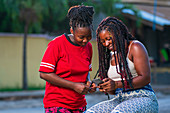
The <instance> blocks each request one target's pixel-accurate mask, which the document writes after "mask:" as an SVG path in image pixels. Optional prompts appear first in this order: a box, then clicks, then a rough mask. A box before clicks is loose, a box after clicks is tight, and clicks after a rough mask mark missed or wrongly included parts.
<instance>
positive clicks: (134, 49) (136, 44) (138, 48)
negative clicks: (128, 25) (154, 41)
mask: <svg viewBox="0 0 170 113" xmlns="http://www.w3.org/2000/svg"><path fill="white" fill-rule="evenodd" d="M130 53H131V54H133V55H143V54H147V50H146V48H145V46H144V45H143V44H142V43H141V42H140V41H133V43H132V45H131V48H130Z"/></svg>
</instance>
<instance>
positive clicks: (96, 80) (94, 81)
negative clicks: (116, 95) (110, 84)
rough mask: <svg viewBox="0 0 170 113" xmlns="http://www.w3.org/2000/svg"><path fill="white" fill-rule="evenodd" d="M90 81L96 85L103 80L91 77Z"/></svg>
mask: <svg viewBox="0 0 170 113" xmlns="http://www.w3.org/2000/svg"><path fill="white" fill-rule="evenodd" d="M92 83H95V84H96V85H97V86H98V85H99V84H102V83H104V82H103V81H102V80H101V79H93V80H92Z"/></svg>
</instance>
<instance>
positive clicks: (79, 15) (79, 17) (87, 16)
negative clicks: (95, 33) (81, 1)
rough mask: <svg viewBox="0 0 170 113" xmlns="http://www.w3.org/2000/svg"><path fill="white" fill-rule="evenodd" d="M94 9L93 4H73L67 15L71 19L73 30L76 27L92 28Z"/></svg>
mask: <svg viewBox="0 0 170 113" xmlns="http://www.w3.org/2000/svg"><path fill="white" fill-rule="evenodd" d="M93 14H94V10H93V7H92V6H84V5H78V6H73V7H71V8H70V9H69V10H68V14H67V17H68V18H69V19H70V27H72V28H73V30H74V29H75V28H76V27H88V26H90V27H91V28H92V21H93Z"/></svg>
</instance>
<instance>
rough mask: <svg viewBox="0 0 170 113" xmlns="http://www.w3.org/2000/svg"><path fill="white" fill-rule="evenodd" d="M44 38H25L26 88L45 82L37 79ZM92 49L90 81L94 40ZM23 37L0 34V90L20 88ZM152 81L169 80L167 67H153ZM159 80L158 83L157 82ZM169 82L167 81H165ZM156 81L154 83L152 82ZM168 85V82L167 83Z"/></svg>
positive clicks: (95, 67)
mask: <svg viewBox="0 0 170 113" xmlns="http://www.w3.org/2000/svg"><path fill="white" fill-rule="evenodd" d="M49 41H51V40H49V39H47V38H46V36H45V35H44V36H41V37H39V36H29V37H28V38H27V82H28V87H44V86H45V81H44V80H42V79H40V77H39V72H38V69H39V65H40V62H41V59H42V56H43V54H44V52H45V49H46V47H47V45H48V43H49ZM90 42H91V43H92V47H93V58H92V71H91V72H90V74H91V79H93V77H94V76H95V74H96V72H97V70H98V49H97V43H96V40H95V39H92V40H91V41H90ZM22 44H23V35H13V34H11V35H2V34H0V89H8V88H10V89H11V88H22V78H23V77H22V76H23V75H22V69H23V67H22V65H23V64H22V56H23V55H22V53H23V49H22V48H23V45H22ZM151 72H152V75H151V76H152V81H153V83H156V84H158V83H159V84H164V81H160V80H159V79H158V78H159V77H161V74H164V75H166V76H167V77H166V78H170V77H169V75H170V68H169V67H153V68H152V70H151ZM158 80H159V82H158ZM167 80H168V81H169V79H167ZM154 81H156V82H154ZM167 83H170V82H167Z"/></svg>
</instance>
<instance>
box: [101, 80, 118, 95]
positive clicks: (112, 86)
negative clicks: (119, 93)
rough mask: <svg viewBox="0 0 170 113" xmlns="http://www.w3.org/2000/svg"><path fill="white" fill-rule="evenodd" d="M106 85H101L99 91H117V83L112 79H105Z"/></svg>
mask: <svg viewBox="0 0 170 113" xmlns="http://www.w3.org/2000/svg"><path fill="white" fill-rule="evenodd" d="M103 81H104V83H102V84H100V85H99V87H98V88H99V89H100V91H102V92H111V91H113V90H115V81H113V80H112V79H110V78H105V79H103Z"/></svg>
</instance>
